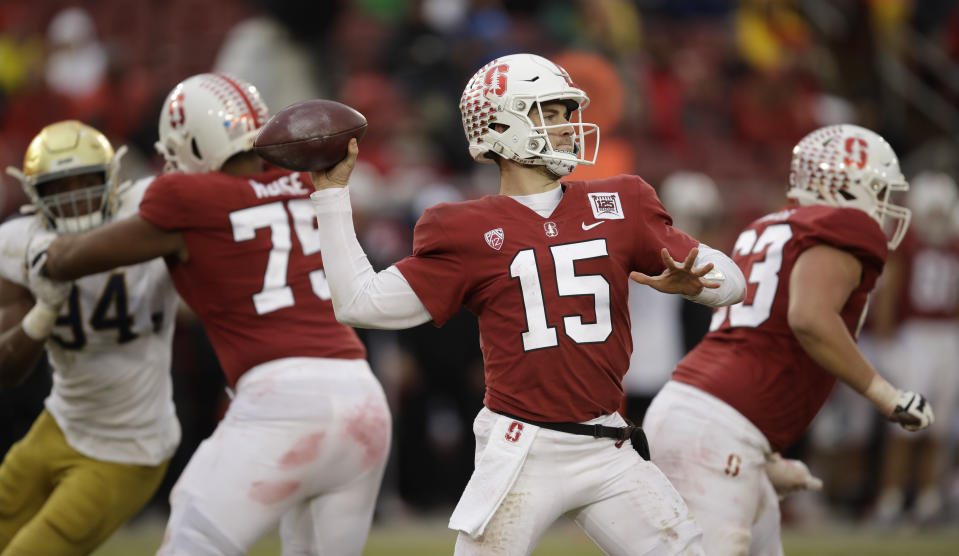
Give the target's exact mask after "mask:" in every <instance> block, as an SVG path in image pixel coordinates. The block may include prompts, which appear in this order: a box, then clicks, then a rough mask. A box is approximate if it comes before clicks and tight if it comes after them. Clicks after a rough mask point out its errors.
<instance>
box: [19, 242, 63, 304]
mask: <svg viewBox="0 0 959 556" xmlns="http://www.w3.org/2000/svg"><path fill="white" fill-rule="evenodd" d="M56 238H57V235H56V234H55V233H53V232H40V233H38V234H36V235H35V236H34V237H32V238H31V239H30V245H29V246H28V247H27V287H29V288H30V293H32V294H33V297H34V298H36V300H37V301H39V302H40V303H43V304H45V305H47V306H49V307H51V308H54V309H59V308H60V307H61V306H62V305H63V303H64V302H65V301H66V300H67V298H68V297H69V296H70V288H71V287H72V283H71V282H59V281H56V280H52V279H51V278H49V277H48V276H47V275H46V272H45V266H46V264H47V248H48V247H50V244H51V243H53V240H54V239H56Z"/></svg>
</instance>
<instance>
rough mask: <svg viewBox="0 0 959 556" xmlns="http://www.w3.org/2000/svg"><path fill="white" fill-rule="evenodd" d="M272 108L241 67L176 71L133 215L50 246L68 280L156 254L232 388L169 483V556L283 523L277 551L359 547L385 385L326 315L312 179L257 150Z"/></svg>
mask: <svg viewBox="0 0 959 556" xmlns="http://www.w3.org/2000/svg"><path fill="white" fill-rule="evenodd" d="M267 117H268V114H267V108H266V105H265V104H264V103H263V101H262V100H261V99H260V96H259V93H258V92H257V90H256V89H255V88H254V87H253V86H252V85H250V84H248V83H245V82H243V81H241V80H239V79H236V78H232V77H229V76H225V75H219V74H200V75H196V76H193V77H191V78H189V79H187V80H185V81H183V82H182V83H180V84H179V85H177V87H176V88H174V89H173V91H172V92H171V93H170V95H169V97H168V98H167V102H166V104H165V105H164V107H163V111H162V112H161V115H160V124H159V125H160V140H159V142H158V143H157V150H158V151H159V152H160V153H161V154H162V155H163V156H164V157H165V158H166V160H167V170H168V172H167V173H165V174H164V175H162V176H159V177H157V178H156V179H155V180H154V181H153V183H152V184H150V186H149V188H148V189H147V191H146V194H145V196H144V198H143V201H142V202H141V204H140V210H139V214H138V215H135V216H132V217H130V218H127V219H124V220H121V221H117V222H114V223H111V224H109V225H106V226H103V227H101V228H98V229H97V230H95V232H93V233H89V234H80V235H77V236H70V237H62V238H60V239H58V240H57V241H54V242H53V243H52V244H51V245H50V246H49V248H48V249H47V251H46V254H45V256H46V272H47V273H48V274H49V275H50V276H51V277H52V278H55V279H61V280H66V279H73V278H76V277H78V276H81V275H85V274H88V273H91V272H98V271H102V270H105V269H108V268H112V267H114V266H116V265H121V264H131V263H134V262H139V261H144V260H148V259H151V258H154V257H158V256H162V257H164V258H165V260H166V262H167V266H168V268H169V272H170V275H171V277H172V279H173V283H174V285H175V286H176V289H177V291H178V292H179V293H180V295H181V296H182V297H183V299H184V300H185V301H186V302H187V304H189V305H190V307H191V308H192V309H193V310H194V311H195V312H196V314H197V315H198V316H199V318H200V319H201V321H202V322H203V325H204V328H205V329H206V332H207V335H208V336H209V338H210V342H211V344H212V345H213V347H214V349H215V350H216V353H217V357H218V358H219V360H220V363H221V365H222V367H223V371H224V373H225V374H226V376H227V382H228V383H229V385H230V387H231V388H232V389H233V390H234V391H235V396H234V397H233V400H232V402H231V404H230V408H229V411H228V412H227V414H226V415H225V416H224V418H223V420H222V421H221V423H220V424H219V426H218V427H217V429H216V431H215V432H214V433H213V435H212V436H211V437H210V438H209V439H207V440H206V441H204V443H203V444H202V445H201V446H200V448H199V449H198V450H197V452H196V453H195V454H194V455H193V457H192V458H191V460H190V463H189V464H188V465H187V468H186V469H185V470H184V472H183V474H182V475H181V477H180V479H179V481H178V482H177V485H176V486H175V487H174V489H173V492H172V493H171V495H170V501H171V507H172V510H171V515H170V521H169V524H168V526H167V532H166V535H165V538H164V544H163V546H162V547H161V548H160V552H159V553H160V554H163V555H180V554H184V555H186V554H224V555H226V554H231V555H232V554H241V553H245V552H246V551H247V550H248V549H249V548H250V546H252V544H253V543H254V542H255V541H256V540H257V538H259V537H260V536H261V535H262V534H263V533H264V532H266V531H268V530H269V529H271V528H272V527H274V526H275V525H276V523H277V522H278V521H279V522H280V530H281V536H282V540H283V544H284V551H289V552H291V553H293V552H295V553H297V554H356V555H358V554H360V552H361V551H362V548H363V545H364V544H365V540H366V536H367V533H368V531H369V527H370V522H371V519H372V514H373V507H374V503H375V500H376V495H377V492H378V490H379V485H380V481H381V479H382V475H383V471H384V468H385V465H386V457H387V452H388V449H389V442H390V429H391V426H390V415H389V410H388V408H387V405H386V398H385V396H384V394H383V391H382V389H381V387H380V385H379V383H378V382H377V381H376V379H375V377H374V376H373V374H372V372H371V370H370V368H369V365H368V364H367V363H366V361H365V359H364V358H365V356H366V351H365V348H364V347H363V344H362V343H361V342H360V341H359V338H358V337H357V336H356V333H355V332H354V331H353V330H352V329H350V328H349V327H346V326H344V325H342V324H340V323H339V322H337V321H336V319H335V318H334V315H333V310H332V306H331V302H330V293H329V288H328V287H327V285H326V280H325V276H324V273H323V268H322V267H323V265H322V259H321V257H320V254H319V237H318V236H317V233H316V228H315V226H314V224H313V219H314V217H313V210H312V207H311V206H310V200H309V199H308V198H307V197H308V194H309V193H310V190H308V189H307V187H308V184H309V177H308V176H307V175H305V174H297V173H291V172H288V171H286V170H276V169H273V170H268V169H266V167H265V164H264V162H263V161H262V160H261V159H260V158H259V157H258V156H257V155H256V154H255V153H254V152H253V151H252V150H251V149H252V146H253V139H254V137H255V134H256V132H257V130H258V129H259V128H260V127H261V126H262V125H263V124H264V123H265V122H266V119H267ZM42 248H43V245H42V244H38V245H37V246H35V248H33V249H32V250H33V251H35V252H36V253H38V254H37V255H36V259H37V260H36V261H35V263H36V264H37V265H39V264H43V256H44V255H43V253H42Z"/></svg>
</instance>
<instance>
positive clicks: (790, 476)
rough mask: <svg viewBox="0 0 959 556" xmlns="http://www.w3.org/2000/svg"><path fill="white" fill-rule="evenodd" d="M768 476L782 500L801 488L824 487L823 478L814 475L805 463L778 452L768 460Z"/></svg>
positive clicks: (814, 488) (813, 488)
mask: <svg viewBox="0 0 959 556" xmlns="http://www.w3.org/2000/svg"><path fill="white" fill-rule="evenodd" d="M766 476H768V477H769V480H770V481H771V482H772V484H773V487H774V488H775V489H776V494H778V495H779V499H780V500H782V499H783V498H785V497H786V496H787V495H789V494H792V493H794V492H799V491H800V490H820V489H822V480H821V479H819V478H818V477H815V476H813V474H812V473H810V471H809V468H808V467H806V464H805V463H803V462H801V461H799V460H798V459H786V458H784V457H782V456H781V455H780V454H779V453H778V452H776V453H774V454H773V455H772V456H770V457H769V459H767V460H766Z"/></svg>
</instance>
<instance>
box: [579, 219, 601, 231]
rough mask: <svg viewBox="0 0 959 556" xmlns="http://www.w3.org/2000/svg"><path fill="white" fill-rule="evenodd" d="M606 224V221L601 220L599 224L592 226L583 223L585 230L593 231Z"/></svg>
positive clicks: (594, 223)
mask: <svg viewBox="0 0 959 556" xmlns="http://www.w3.org/2000/svg"><path fill="white" fill-rule="evenodd" d="M605 223H606V221H605V220H600V221H599V222H593V223H592V224H587V223H586V222H583V229H584V230H592V229H593V228H595V227H596V226H599V225H600V224H605Z"/></svg>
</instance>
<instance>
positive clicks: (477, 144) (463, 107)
mask: <svg viewBox="0 0 959 556" xmlns="http://www.w3.org/2000/svg"><path fill="white" fill-rule="evenodd" d="M549 101H567V106H568V107H569V108H570V114H569V116H568V120H569V123H566V124H561V125H534V123H533V120H532V119H530V117H529V114H530V112H531V111H532V110H536V111H538V113H539V118H538V119H539V122H540V123H543V122H544V120H543V114H542V104H543V103H544V102H549ZM588 105H589V97H587V96H586V93H585V92H583V91H582V90H580V89H577V88H576V87H575V86H574V85H573V80H572V79H571V78H570V76H569V74H568V73H567V72H566V70H564V69H563V68H561V67H560V66H558V65H556V64H554V63H553V62H550V61H549V60H547V59H546V58H543V57H541V56H536V55H535V54H511V55H509V56H503V57H502V58H497V59H495V60H493V61H492V62H490V63H488V64H486V65H485V66H483V67H482V68H480V69H479V71H477V72H476V74H475V75H473V78H472V79H470V81H469V83H468V84H467V85H466V89H464V90H463V96H462V98H461V99H460V112H461V113H462V115H463V129H464V131H465V132H466V138H467V139H468V140H469V150H470V155H472V157H473V159H474V160H476V161H478V162H492V160H491V159H490V158H489V157H487V156H486V154H487V153H494V154H496V155H499V156H502V157H503V158H506V159H509V160H514V161H516V162H518V163H520V164H526V165H544V166H546V168H547V169H549V171H550V172H552V173H553V174H556V175H557V176H566V175H568V174H569V173H570V172H572V171H573V170H574V169H575V168H576V165H577V164H595V163H596V156H597V154H598V153H599V126H597V125H596V124H591V123H584V122H583V115H582V112H583V109H584V108H586V106H588ZM493 124H502V125H504V126H505V127H506V129H504V130H503V131H497V130H495V129H493ZM568 126H571V127H572V130H573V141H574V144H573V152H567V151H564V150H556V149H555V148H554V146H553V145H552V143H551V142H550V139H549V135H548V134H547V132H548V131H550V130H552V129H554V128H562V127H568ZM591 133H595V134H596V137H595V141H594V142H593V146H592V149H591V150H592V151H593V152H592V153H591V154H590V155H588V156H587V155H586V154H585V153H584V149H585V146H586V141H585V139H586V136H587V135H589V134H591Z"/></svg>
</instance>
